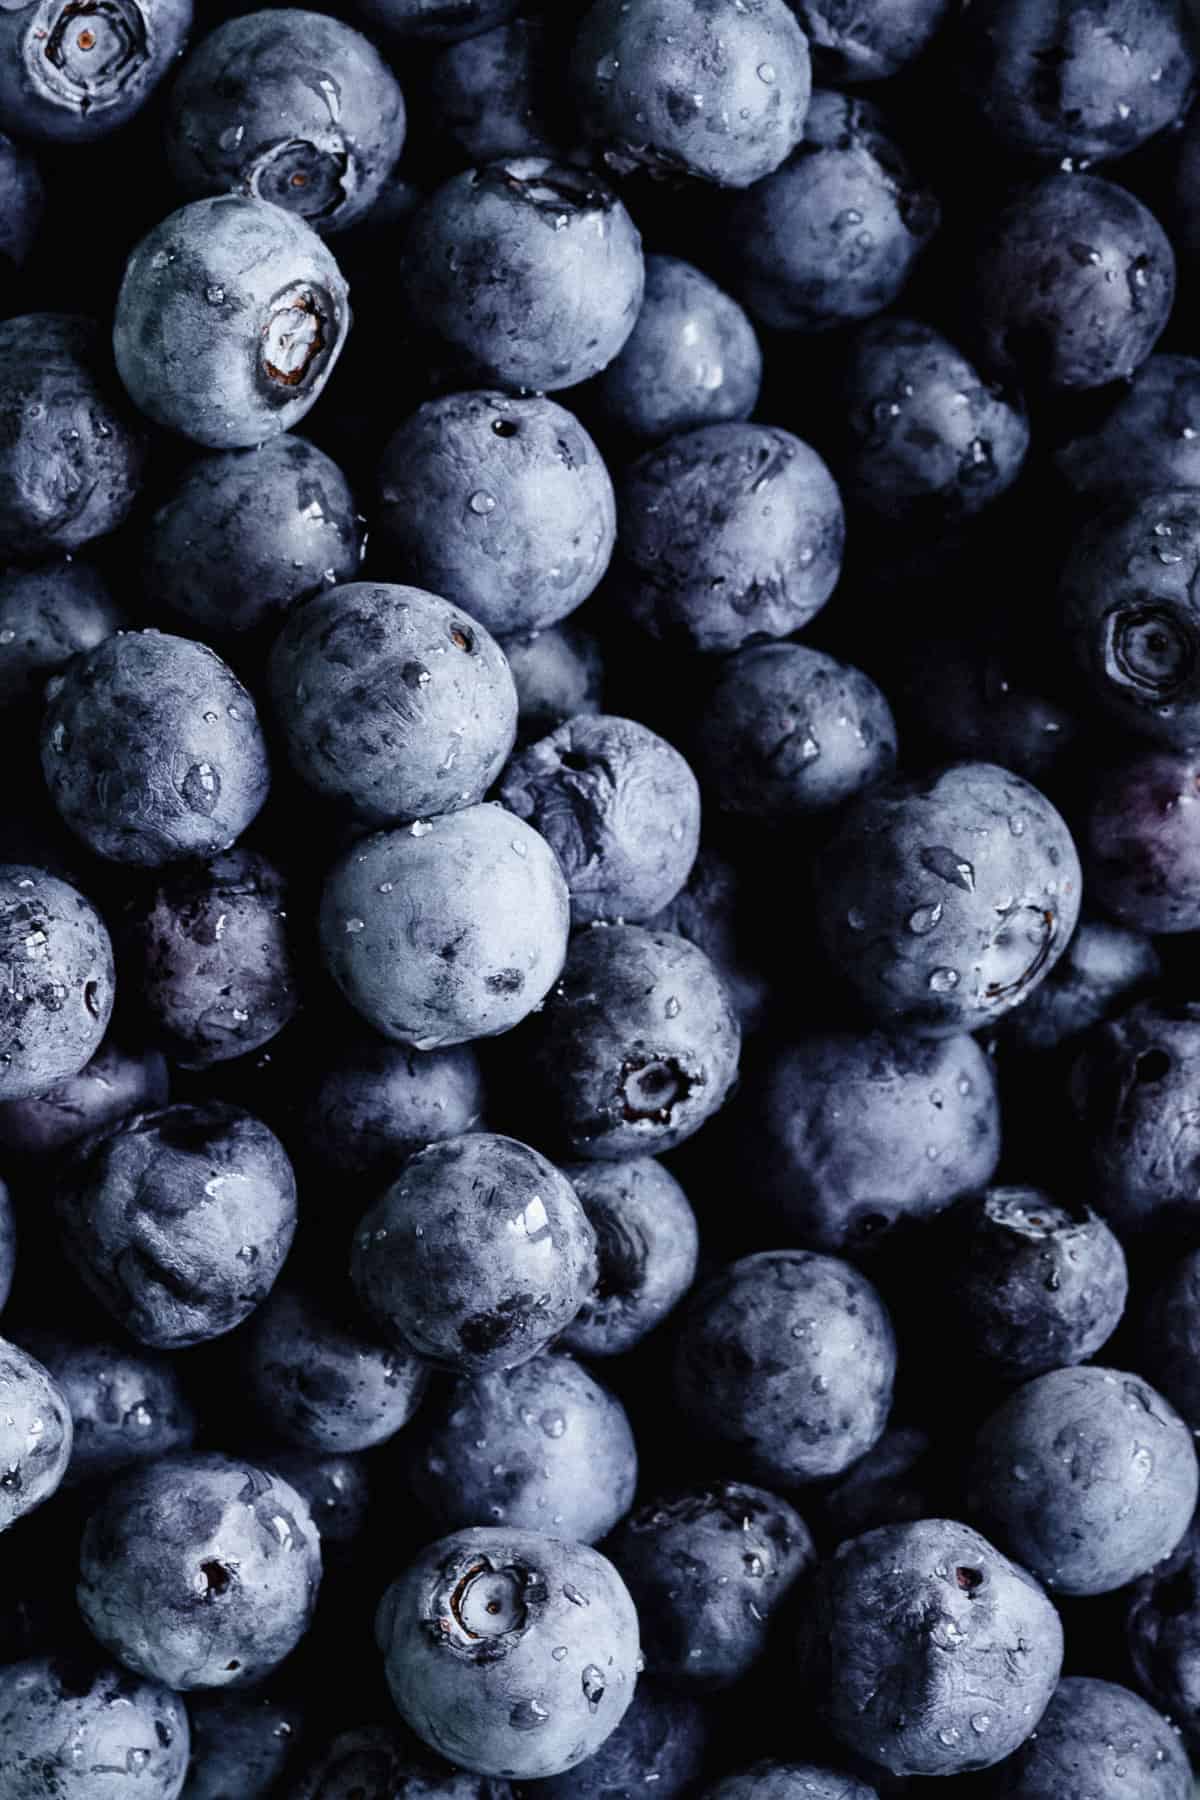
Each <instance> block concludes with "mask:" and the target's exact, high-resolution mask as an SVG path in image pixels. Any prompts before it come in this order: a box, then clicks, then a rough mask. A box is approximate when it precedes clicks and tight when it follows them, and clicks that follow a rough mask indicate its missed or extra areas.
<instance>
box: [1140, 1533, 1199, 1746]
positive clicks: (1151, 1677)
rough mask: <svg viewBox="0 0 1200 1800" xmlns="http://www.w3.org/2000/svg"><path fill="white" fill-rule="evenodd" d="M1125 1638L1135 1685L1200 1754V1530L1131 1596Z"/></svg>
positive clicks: (1155, 1570)
mask: <svg viewBox="0 0 1200 1800" xmlns="http://www.w3.org/2000/svg"><path fill="white" fill-rule="evenodd" d="M1126 1634H1127V1640H1128V1644H1129V1651H1130V1655H1131V1656H1132V1658H1133V1666H1134V1669H1135V1671H1136V1673H1137V1679H1138V1683H1139V1685H1140V1686H1141V1687H1142V1688H1144V1690H1145V1692H1146V1693H1147V1694H1148V1695H1149V1697H1150V1699H1151V1700H1153V1702H1154V1704H1155V1705H1156V1706H1158V1707H1161V1708H1162V1710H1163V1712H1165V1713H1167V1714H1168V1715H1169V1716H1170V1717H1171V1718H1172V1719H1173V1720H1174V1721H1175V1723H1176V1725H1177V1726H1178V1727H1179V1730H1180V1731H1181V1732H1182V1734H1183V1739H1184V1742H1185V1743H1186V1744H1187V1745H1188V1747H1189V1748H1190V1749H1191V1751H1192V1752H1193V1754H1195V1753H1196V1752H1197V1751H1200V1703H1198V1700H1197V1694H1198V1692H1200V1690H1198V1688H1197V1676H1198V1674H1200V1530H1198V1529H1197V1527H1196V1525H1195V1524H1193V1525H1191V1526H1190V1527H1189V1528H1188V1532H1187V1535H1186V1536H1185V1537H1184V1538H1183V1539H1182V1540H1181V1542H1180V1544H1179V1547H1178V1549H1176V1550H1175V1551H1174V1552H1173V1553H1172V1554H1171V1555H1170V1556H1168V1557H1167V1558H1166V1560H1165V1561H1164V1562H1161V1563H1159V1564H1158V1566H1157V1567H1156V1568H1154V1569H1153V1570H1151V1572H1150V1573H1149V1574H1148V1575H1144V1576H1143V1577H1142V1579H1141V1580H1140V1581H1138V1582H1136V1583H1135V1584H1134V1586H1133V1587H1131V1588H1130V1590H1129V1599H1128V1607H1127V1612H1126Z"/></svg>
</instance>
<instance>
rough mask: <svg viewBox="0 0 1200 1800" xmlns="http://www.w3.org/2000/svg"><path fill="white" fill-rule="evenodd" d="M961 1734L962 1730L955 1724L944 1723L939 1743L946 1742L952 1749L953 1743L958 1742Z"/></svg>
mask: <svg viewBox="0 0 1200 1800" xmlns="http://www.w3.org/2000/svg"><path fill="white" fill-rule="evenodd" d="M961 1736H962V1732H961V1731H959V1730H958V1729H957V1728H956V1727H955V1726H953V1725H943V1726H942V1729H941V1730H940V1731H939V1732H938V1743H939V1744H945V1746H946V1748H947V1749H950V1747H951V1745H953V1744H957V1742H958V1740H959V1738H960V1737H961Z"/></svg>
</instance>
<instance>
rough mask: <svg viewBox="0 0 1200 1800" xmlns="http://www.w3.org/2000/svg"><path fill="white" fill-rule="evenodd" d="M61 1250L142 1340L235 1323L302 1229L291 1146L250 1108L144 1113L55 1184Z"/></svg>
mask: <svg viewBox="0 0 1200 1800" xmlns="http://www.w3.org/2000/svg"><path fill="white" fill-rule="evenodd" d="M55 1207H56V1212H57V1218H58V1226H59V1232H60V1236H61V1240H62V1245H63V1249H64V1250H65V1252H66V1254H67V1255H68V1256H69V1258H70V1259H71V1261H72V1263H73V1264H74V1265H75V1268H76V1269H77V1270H78V1272H79V1274H80V1275H81V1276H82V1278H83V1280H84V1282H85V1283H86V1284H87V1286H88V1287H89V1288H90V1289H91V1291H92V1293H93V1294H94V1295H95V1296H96V1298H97V1300H99V1301H100V1303H101V1305H102V1306H104V1307H105V1308H106V1309H107V1311H109V1312H110V1313H111V1314H112V1315H113V1317H114V1318H115V1319H116V1320H117V1321H118V1322H119V1323H120V1324H121V1325H123V1326H124V1328H125V1330H126V1331H128V1332H129V1334H130V1336H131V1337H134V1338H136V1339H137V1341H138V1342H139V1343H141V1344H149V1345H152V1346H153V1347H155V1348H157V1349H164V1350H179V1349H183V1348H184V1347H186V1346H187V1345H188V1344H199V1343H203V1342H205V1341H206V1340H207V1339H209V1338H214V1337H220V1336H221V1335H222V1334H223V1333H224V1332H226V1331H232V1330H233V1328H234V1326H235V1325H239V1324H240V1323H241V1321H242V1320H243V1319H244V1318H246V1317H247V1316H248V1315H249V1314H250V1313H251V1312H253V1310H254V1308H255V1307H256V1306H257V1305H258V1304H259V1303H260V1301H262V1300H264V1299H265V1298H266V1296H267V1294H268V1293H269V1292H270V1289H271V1286H272V1283H273V1282H274V1280H275V1277H276V1276H277V1275H278V1273H279V1271H280V1269H281V1268H282V1267H283V1262H284V1258H285V1257H286V1256H287V1253H288V1250H289V1249H290V1247H291V1242H292V1234H293V1232H294V1231H295V1227H296V1181H295V1177H294V1175H293V1174H292V1167H291V1164H290V1163H289V1162H288V1159H287V1156H286V1155H285V1154H284V1149H283V1146H282V1144H281V1143H280V1142H279V1140H278V1138H277V1137H275V1136H274V1134H273V1133H272V1132H270V1131H268V1130H267V1127H266V1126H265V1125H263V1124H260V1123H259V1121H258V1120H257V1119H252V1118H251V1117H250V1114H249V1113H246V1112H243V1111H242V1110H241V1108H240V1107H237V1106H227V1105H225V1104H224V1103H223V1102H220V1101H209V1102H207V1103H206V1104H204V1105H200V1106H168V1107H166V1108H165V1109H164V1110H163V1111H162V1112H157V1113H143V1114H140V1115H135V1117H133V1118H132V1119H129V1120H127V1121H126V1122H125V1123H124V1124H122V1125H119V1126H117V1127H116V1128H114V1129H113V1130H111V1131H109V1132H108V1133H105V1134H102V1135H100V1136H99V1137H97V1138H95V1139H93V1140H91V1141H90V1142H87V1143H85V1144H84V1145H83V1146H82V1147H81V1149H80V1150H79V1151H78V1152H77V1153H76V1156H75V1158H74V1159H73V1161H72V1164H71V1166H70V1168H69V1169H68V1170H66V1171H64V1174H63V1176H62V1178H61V1181H60V1183H59V1185H58V1187H57V1188H56V1192H55Z"/></svg>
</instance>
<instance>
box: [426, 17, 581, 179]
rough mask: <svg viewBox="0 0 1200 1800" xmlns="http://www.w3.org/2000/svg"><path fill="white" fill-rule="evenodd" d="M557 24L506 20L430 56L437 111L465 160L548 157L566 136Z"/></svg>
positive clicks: (536, 19)
mask: <svg viewBox="0 0 1200 1800" xmlns="http://www.w3.org/2000/svg"><path fill="white" fill-rule="evenodd" d="M556 24H557V21H555V20H553V19H552V18H551V17H546V18H542V17H539V16H538V15H537V14H534V16H533V17H532V18H515V19H509V20H508V21H507V23H504V24H498V25H495V26H493V27H492V29H491V30H490V31H483V32H480V33H479V34H478V35H477V36H476V37H470V38H464V39H463V40H462V41H461V42H460V43H457V44H447V45H446V46H445V48H444V49H441V50H439V51H438V52H437V54H436V55H435V56H434V57H433V59H432V61H431V62H430V64H429V70H428V82H429V95H430V98H431V101H432V105H433V116H434V118H435V119H436V121H437V128H438V131H439V133H441V134H443V135H444V136H445V137H447V138H448V139H449V140H450V142H451V143H452V144H453V146H454V148H455V150H456V151H457V152H458V155H459V157H460V158H461V159H462V160H463V161H465V162H469V163H488V162H495V161H497V160H498V159H499V158H501V157H505V156H544V155H547V154H548V153H549V152H550V150H551V149H552V147H553V145H554V144H555V142H556V141H557V140H558V139H559V137H560V136H561V135H562V121H561V120H560V117H559V112H560V107H561V101H562V96H561V93H560V91H559V90H560V88H561V82H562V68H561V58H560V56H559V54H558V50H559V45H558V38H557V32H556V30H555V25H556Z"/></svg>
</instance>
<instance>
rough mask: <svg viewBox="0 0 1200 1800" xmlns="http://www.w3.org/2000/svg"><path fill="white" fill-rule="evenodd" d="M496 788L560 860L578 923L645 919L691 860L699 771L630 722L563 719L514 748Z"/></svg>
mask: <svg viewBox="0 0 1200 1800" xmlns="http://www.w3.org/2000/svg"><path fill="white" fill-rule="evenodd" d="M497 793H498V795H499V798H500V800H501V801H502V802H503V804H504V805H505V806H507V807H508V809H509V811H510V812H513V813H515V814H516V815H517V817H518V818H520V819H525V820H527V821H528V823H529V824H531V825H533V826H535V827H536V829H537V830H538V831H540V832H541V834H542V836H543V837H544V838H545V840H546V842H547V843H548V844H549V845H550V848H551V849H552V850H553V851H554V853H555V855H556V856H557V857H558V860H559V863H560V864H561V865H562V871H563V874H564V875H565V876H566V878H567V887H568V888H569V890H570V894H571V919H572V923H573V924H575V925H577V926H578V925H593V924H595V923H597V921H599V920H625V919H629V920H632V921H637V920H641V919H649V918H652V917H653V916H654V914H655V913H657V912H660V911H661V910H662V908H663V907H664V906H666V905H668V904H669V903H670V901H672V900H673V899H674V898H675V895H676V894H677V893H678V892H679V890H680V888H681V887H682V886H683V884H684V882H685V881H686V880H687V878H688V875H689V873H690V872H691V867H692V864H693V863H694V862H695V860H696V852H697V850H698V849H699V846H700V789H699V787H698V786H697V784H696V777H695V776H694V775H693V774H692V771H691V769H690V768H689V767H688V764H687V763H686V762H685V761H684V759H683V757H682V756H681V755H680V754H679V752H678V750H676V749H675V748H674V747H673V746H672V745H671V744H668V743H667V741H666V739H665V738H661V737H659V736H658V734H657V732H654V731H650V730H649V729H648V728H647V727H646V726H645V725H639V724H638V723H637V721H636V720H634V719H618V718H613V717H612V716H611V715H609V714H598V715H597V714H594V715H586V714H585V715H584V716H583V717H582V718H578V719H567V720H566V721H565V722H564V723H563V724H562V725H560V726H559V727H558V729H557V731H554V732H552V733H551V735H550V736H549V737H545V738H542V739H541V741H540V742H539V743H536V744H531V745H530V746H529V747H528V749H525V750H521V751H518V753H517V754H516V756H514V757H513V759H512V761H511V762H510V763H509V764H508V767H507V768H506V769H505V771H504V774H503V777H502V778H501V781H500V784H499V787H498V789H497Z"/></svg>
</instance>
